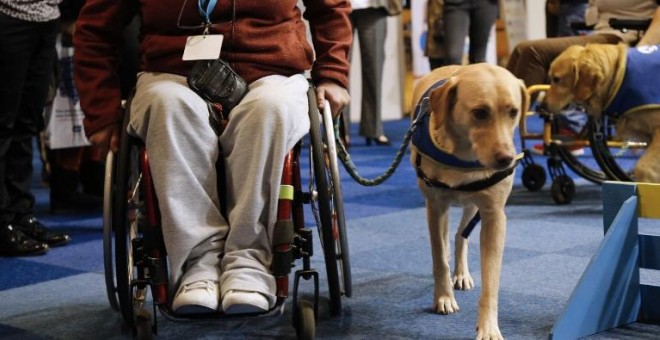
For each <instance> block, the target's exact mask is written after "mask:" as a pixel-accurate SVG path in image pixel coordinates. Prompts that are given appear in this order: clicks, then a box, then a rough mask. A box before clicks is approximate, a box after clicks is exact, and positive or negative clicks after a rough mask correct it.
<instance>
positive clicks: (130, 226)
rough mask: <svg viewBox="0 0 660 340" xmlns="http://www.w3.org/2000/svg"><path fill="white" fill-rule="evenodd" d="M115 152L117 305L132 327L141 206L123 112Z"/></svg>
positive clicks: (137, 174)
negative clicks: (134, 249)
mask: <svg viewBox="0 0 660 340" xmlns="http://www.w3.org/2000/svg"><path fill="white" fill-rule="evenodd" d="M126 117H127V118H125V119H124V120H125V122H124V125H123V126H124V128H123V129H122V137H121V141H120V147H119V153H118V156H117V162H116V164H117V167H116V168H115V169H116V170H115V171H116V172H115V174H116V182H115V183H116V187H115V191H114V199H113V214H112V225H113V226H112V227H113V231H114V234H115V263H116V274H117V295H118V297H119V309H120V312H121V314H122V317H123V318H124V321H125V322H126V323H127V324H128V325H130V326H131V327H133V326H134V324H135V319H134V316H135V315H134V310H133V308H134V296H135V295H134V294H136V292H135V291H134V290H135V289H134V285H133V283H134V281H135V280H136V279H137V278H138V277H137V274H138V272H137V269H136V267H135V263H134V257H133V240H135V239H136V238H137V237H138V229H139V228H138V223H139V222H140V219H141V216H140V212H139V209H140V207H141V206H142V202H141V192H140V182H141V176H140V167H139V158H138V157H139V148H138V145H137V143H136V141H135V138H134V137H131V136H129V135H128V133H127V132H126V124H127V123H128V115H126Z"/></svg>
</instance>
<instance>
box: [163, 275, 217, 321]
mask: <svg viewBox="0 0 660 340" xmlns="http://www.w3.org/2000/svg"><path fill="white" fill-rule="evenodd" d="M219 301H220V290H219V289H218V282H217V281H214V280H201V281H195V282H191V283H189V284H187V285H184V286H182V287H180V288H179V291H178V292H177V293H176V296H175V297H174V301H173V302H172V311H173V312H174V313H176V314H200V313H212V312H215V311H216V310H217V309H218V305H219Z"/></svg>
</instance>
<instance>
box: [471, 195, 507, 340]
mask: <svg viewBox="0 0 660 340" xmlns="http://www.w3.org/2000/svg"><path fill="white" fill-rule="evenodd" d="M480 213H481V218H482V220H481V234H480V239H479V242H480V246H481V281H482V285H483V288H482V290H481V297H480V298H479V315H478V319H477V339H503V337H502V333H500V328H499V326H498V323H497V308H498V307H497V301H498V295H499V289H500V272H501V270H502V254H503V252H504V237H505V233H506V216H505V215H504V207H503V206H501V207H494V208H493V209H489V210H488V211H483V210H482V211H481V212H480Z"/></svg>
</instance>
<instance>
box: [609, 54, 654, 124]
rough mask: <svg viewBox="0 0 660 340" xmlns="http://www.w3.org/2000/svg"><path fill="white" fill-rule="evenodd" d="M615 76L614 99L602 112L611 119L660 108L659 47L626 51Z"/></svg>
mask: <svg viewBox="0 0 660 340" xmlns="http://www.w3.org/2000/svg"><path fill="white" fill-rule="evenodd" d="M621 61H622V64H623V65H621V66H620V68H619V70H618V72H617V74H616V75H615V81H614V91H613V92H612V93H613V95H612V96H611V97H610V98H609V100H608V101H607V105H605V110H604V112H605V113H606V114H607V115H609V116H612V117H615V118H616V117H621V116H622V115H624V114H627V113H630V112H634V111H638V110H642V109H648V108H660V86H657V85H656V84H655V83H656V82H657V81H658V75H660V45H651V46H637V47H631V48H629V49H628V53H626V55H625V57H622V58H621Z"/></svg>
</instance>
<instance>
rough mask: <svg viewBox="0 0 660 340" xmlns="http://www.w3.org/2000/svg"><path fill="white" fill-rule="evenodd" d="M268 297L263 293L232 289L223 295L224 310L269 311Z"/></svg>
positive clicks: (236, 312)
mask: <svg viewBox="0 0 660 340" xmlns="http://www.w3.org/2000/svg"><path fill="white" fill-rule="evenodd" d="M269 307H270V304H269V303H268V299H266V297H265V296H263V295H262V294H261V293H257V292H252V291H245V290H230V291H228V292H227V293H226V294H225V295H224V296H223V297H222V311H223V312H224V313H225V314H247V313H263V312H267V311H268V309H269Z"/></svg>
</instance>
